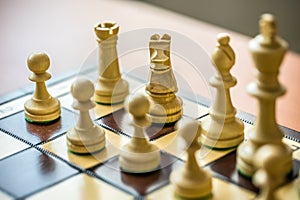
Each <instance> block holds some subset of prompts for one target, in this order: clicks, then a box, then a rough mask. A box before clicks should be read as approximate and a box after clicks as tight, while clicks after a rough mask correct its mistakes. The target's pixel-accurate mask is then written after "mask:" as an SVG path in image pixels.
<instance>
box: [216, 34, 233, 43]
mask: <svg viewBox="0 0 300 200" xmlns="http://www.w3.org/2000/svg"><path fill="white" fill-rule="evenodd" d="M217 39H218V43H219V44H220V45H229V42H230V37H229V35H228V34H227V33H219V34H218V36H217Z"/></svg>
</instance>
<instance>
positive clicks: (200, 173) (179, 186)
mask: <svg viewBox="0 0 300 200" xmlns="http://www.w3.org/2000/svg"><path fill="white" fill-rule="evenodd" d="M201 131H202V130H201V125H200V124H199V123H198V122H196V121H192V122H190V123H188V124H186V125H185V126H184V127H182V128H181V129H179V131H178V134H179V135H181V136H183V139H184V140H185V142H186V143H187V144H189V143H191V144H190V146H189V147H188V148H187V150H186V151H187V161H186V163H185V165H184V166H183V168H180V169H179V170H175V171H173V172H172V173H171V175H170V181H171V183H172V184H173V187H174V195H175V197H176V199H177V197H179V198H178V199H208V198H210V197H211V196H212V177H211V175H210V173H209V172H208V171H206V170H204V169H202V168H200V167H199V165H198V163H197V159H196V155H195V153H196V151H197V150H199V149H200V145H199V143H198V139H199V137H200V136H201ZM193 136H194V137H193ZM191 137H193V138H191Z"/></svg>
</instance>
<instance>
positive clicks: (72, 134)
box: [67, 126, 106, 154]
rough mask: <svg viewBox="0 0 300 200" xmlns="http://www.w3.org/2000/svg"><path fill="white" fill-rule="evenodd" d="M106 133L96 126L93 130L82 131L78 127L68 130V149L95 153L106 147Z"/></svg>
mask: <svg viewBox="0 0 300 200" xmlns="http://www.w3.org/2000/svg"><path fill="white" fill-rule="evenodd" d="M105 143H106V142H105V133H104V131H103V130H102V129H101V128H100V127H98V126H94V127H93V128H92V130H88V131H82V130H78V129H76V127H74V128H72V129H70V130H69V131H68V132H67V146H68V149H69V150H70V151H71V152H73V153H76V154H93V153H96V152H99V151H101V150H103V149H104V148H105Z"/></svg>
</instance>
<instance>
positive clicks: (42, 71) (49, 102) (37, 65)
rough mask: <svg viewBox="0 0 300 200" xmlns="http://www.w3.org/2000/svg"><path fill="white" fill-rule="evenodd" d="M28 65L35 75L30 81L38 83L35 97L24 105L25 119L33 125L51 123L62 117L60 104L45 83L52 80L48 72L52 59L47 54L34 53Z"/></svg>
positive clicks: (29, 58)
mask: <svg viewBox="0 0 300 200" xmlns="http://www.w3.org/2000/svg"><path fill="white" fill-rule="evenodd" d="M27 65H28V68H29V69H30V71H32V72H33V73H32V74H31V75H30V76H29V80H31V81H34V82H36V86H35V90H34V94H33V97H32V98H31V99H29V100H27V101H26V102H25V104H24V111H25V119H26V121H28V122H33V123H49V122H52V121H54V120H56V119H58V118H59V117H60V102H59V100H58V99H57V98H54V97H52V96H51V95H50V94H49V93H48V91H47V88H46V85H45V81H47V80H49V79H50V78H51V75H50V74H49V73H48V72H46V71H47V69H48V68H49V66H50V59H49V57H48V55H47V54H45V53H34V54H32V55H30V56H29V57H28V59H27Z"/></svg>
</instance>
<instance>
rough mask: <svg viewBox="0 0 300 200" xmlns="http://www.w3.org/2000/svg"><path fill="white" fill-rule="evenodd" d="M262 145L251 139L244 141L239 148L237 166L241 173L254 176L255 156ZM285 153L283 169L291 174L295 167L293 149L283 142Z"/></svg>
mask: <svg viewBox="0 0 300 200" xmlns="http://www.w3.org/2000/svg"><path fill="white" fill-rule="evenodd" d="M262 145H263V144H261V145H256V144H254V143H253V142H251V141H250V140H248V141H246V142H244V143H242V144H241V145H240V146H239V147H238V149H237V168H238V171H239V173H240V174H242V175H243V176H245V177H249V178H250V177H252V176H253V174H254V173H255V170H256V169H255V167H254V165H253V160H252V159H253V157H254V154H255V153H256V151H257V149H258V148H259V147H261V146H262ZM282 149H283V154H285V155H286V156H285V158H286V160H285V161H283V162H285V164H284V165H283V166H284V167H283V171H284V173H285V174H289V173H290V172H291V170H292V168H293V159H292V151H291V149H290V148H289V147H288V146H286V145H285V144H283V143H282Z"/></svg>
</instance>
